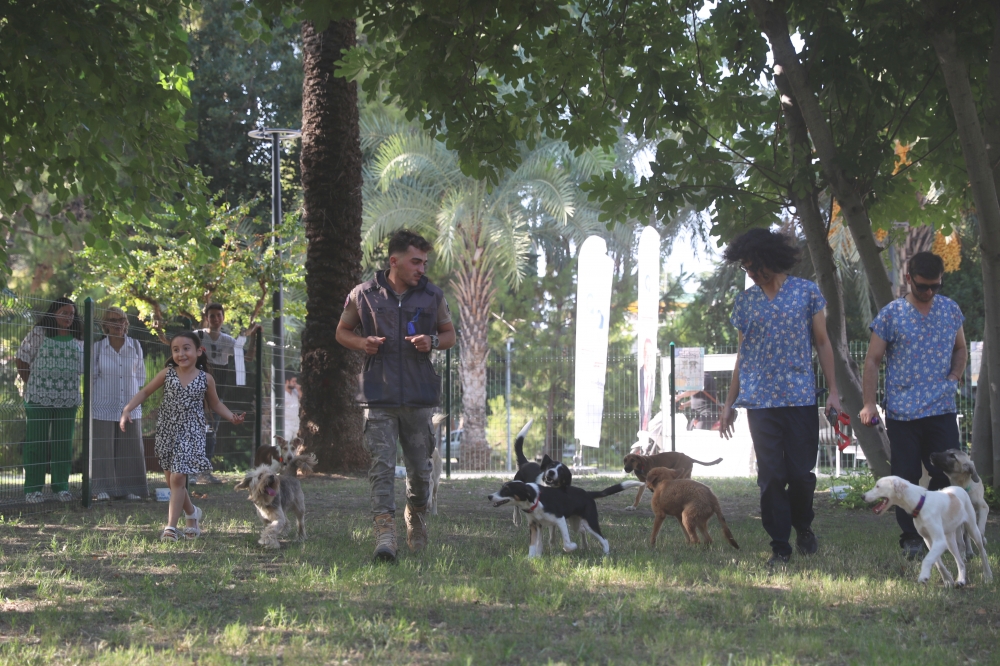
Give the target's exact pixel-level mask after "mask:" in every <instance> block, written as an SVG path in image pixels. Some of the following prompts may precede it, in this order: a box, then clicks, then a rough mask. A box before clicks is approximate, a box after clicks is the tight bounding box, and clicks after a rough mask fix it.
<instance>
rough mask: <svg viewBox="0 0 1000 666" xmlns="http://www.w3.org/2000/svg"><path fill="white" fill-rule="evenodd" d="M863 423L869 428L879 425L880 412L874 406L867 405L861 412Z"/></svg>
mask: <svg viewBox="0 0 1000 666" xmlns="http://www.w3.org/2000/svg"><path fill="white" fill-rule="evenodd" d="M861 423H863V424H865V425H866V426H868V427H869V428H871V427H872V426H874V425H878V410H877V409H876V408H875V405H874V404H870V405H865V406H864V408H863V409H862V410H861Z"/></svg>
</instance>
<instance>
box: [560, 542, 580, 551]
mask: <svg viewBox="0 0 1000 666" xmlns="http://www.w3.org/2000/svg"><path fill="white" fill-rule="evenodd" d="M576 548H577V546H576V544H575V543H573V542H572V541H570V542H569V543H567V544H563V550H565V551H566V552H567V553H572V552H573V551H574V550H576Z"/></svg>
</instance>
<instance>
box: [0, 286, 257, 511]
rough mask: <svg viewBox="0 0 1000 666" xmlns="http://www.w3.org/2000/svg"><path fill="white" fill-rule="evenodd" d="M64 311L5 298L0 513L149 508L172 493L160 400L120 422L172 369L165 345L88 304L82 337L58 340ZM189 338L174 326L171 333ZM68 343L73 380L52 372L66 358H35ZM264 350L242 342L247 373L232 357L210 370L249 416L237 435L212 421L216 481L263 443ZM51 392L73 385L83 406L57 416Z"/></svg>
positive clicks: (0, 340)
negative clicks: (56, 315) (95, 505)
mask: <svg viewBox="0 0 1000 666" xmlns="http://www.w3.org/2000/svg"><path fill="white" fill-rule="evenodd" d="M58 305H60V304H59V303H56V302H53V301H47V300H43V299H36V298H28V297H23V296H17V295H15V294H12V293H10V292H4V293H3V294H0V513H5V514H9V513H34V512H40V511H48V510H52V509H54V508H57V507H59V506H66V505H73V504H83V505H84V506H89V505H90V504H91V503H92V502H94V501H115V500H119V501H129V500H133V501H136V500H145V499H148V498H149V497H151V495H152V492H153V490H154V489H155V488H156V487H157V486H163V485H164V484H163V476H162V470H161V469H160V466H159V462H158V461H157V458H156V455H155V452H154V445H155V441H156V425H157V417H158V415H159V409H160V405H161V402H162V398H163V393H162V391H158V392H157V393H155V394H153V395H152V396H151V397H150V398H149V399H147V400H146V402H145V403H144V404H143V405H142V406H141V415H140V414H139V413H138V410H137V412H136V413H135V415H134V416H135V418H133V419H132V422H131V423H130V424H128V425H127V429H126V431H125V432H122V431H121V429H120V428H119V424H118V417H119V416H120V414H121V410H122V407H123V406H124V404H125V403H126V402H128V401H129V400H130V399H131V398H132V396H133V395H134V393H135V391H136V390H137V387H141V386H143V385H145V384H146V383H147V382H148V381H149V380H151V379H152V378H153V377H154V376H155V375H156V373H158V372H159V371H160V370H162V369H163V368H164V366H165V365H166V362H167V360H168V359H169V358H170V350H169V347H168V345H167V344H166V342H165V340H164V339H162V338H161V337H160V336H159V335H156V334H154V333H152V332H151V331H150V330H149V329H148V328H146V327H145V326H144V325H142V323H141V322H139V321H138V320H137V319H136V318H135V317H129V316H127V315H126V317H125V321H124V322H123V321H121V315H122V313H121V312H120V311H116V310H114V309H104V308H98V307H95V306H94V304H93V303H92V302H90V301H89V299H87V301H86V302H81V303H76V304H74V305H75V306H76V310H77V311H76V316H75V319H74V320H73V321H74V323H73V324H72V325H71V327H70V328H74V327H76V329H77V330H75V331H72V332H70V334H69V335H63V336H59V335H56V334H59V333H66V332H67V331H68V330H69V329H65V330H64V329H63V328H60V326H59V325H58V324H57V325H56V327H55V328H54V327H53V326H52V323H53V317H52V315H53V313H52V310H53V308H56V306H58ZM184 327H185V326H184V324H183V323H178V324H177V325H176V326H173V327H171V329H168V333H171V332H173V330H177V329H181V328H184ZM50 334H51V335H50ZM63 338H67V342H66V345H64V346H63V347H62V348H59V349H62V351H64V352H65V351H66V350H67V349H69V351H68V352H66V353H68V354H70V355H73V354H78V358H76V357H74V359H75V360H74V359H71V361H72V362H77V361H78V368H74V369H73V371H72V372H69V374H66V373H67V372H68V370H66V369H65V368H61V369H59V368H54V367H53V364H55V365H58V364H59V363H61V362H62V361H65V360H66V359H65V358H64V359H62V361H59V360H58V359H56V360H54V357H53V358H50V357H49V356H52V355H51V354H49V355H48V356H47V355H46V354H47V353H48V352H43V351H42V350H41V349H37V348H38V347H41V348H44V347H45V345H46V344H49V345H50V346H51V347H52V348H53V349H56V348H57V347H56V345H55V343H52V342H49V343H46V342H45V341H46V340H50V339H51V340H55V341H57V342H58V341H60V340H62V339H63ZM39 342H41V345H39V344H38V343H39ZM211 343H212V341H211V340H209V341H208V342H206V345H205V346H206V347H210V346H211ZM67 345H69V346H67ZM262 346H263V345H262V340H261V336H259V335H258V336H257V337H256V338H255V339H251V340H248V341H247V342H246V345H245V347H244V350H245V353H244V358H243V363H242V366H241V367H237V366H238V363H237V359H236V357H235V356H236V355H235V354H230V355H229V358H228V359H227V361H228V362H227V363H226V364H225V365H222V364H220V365H219V366H217V367H215V368H214V369H213V371H212V373H213V376H214V378H215V381H216V385H217V387H218V391H219V395H220V397H221V398H222V400H223V401H224V402H225V403H226V405H227V406H228V407H229V408H230V409H232V410H233V411H242V412H246V414H247V417H246V420H245V422H244V423H243V424H242V425H240V426H233V425H232V424H230V423H228V422H226V421H221V420H219V421H216V419H214V418H213V414H212V413H210V412H209V413H207V414H206V424H207V426H208V427H209V428H210V429H211V431H210V432H208V433H206V438H207V439H211V438H213V437H214V439H215V450H214V452H213V454H212V456H211V459H212V464H213V469H214V471H215V473H221V472H227V471H235V470H243V469H245V468H246V467H247V466H248V465H249V463H250V461H251V459H252V455H253V450H254V448H255V447H256V445H257V442H258V441H259V439H260V437H261V434H262V433H261V430H260V429H259V424H260V419H259V415H260V410H259V409H257V405H258V404H261V402H262V400H261V394H262V386H261V382H260V381H258V380H259V379H261V377H260V374H261V373H260V367H261V364H260V363H259V362H257V360H258V359H260V357H261V353H260V350H261V347H262ZM19 359H20V361H19ZM63 365H65V363H63ZM60 373H62V374H60ZM32 375H34V376H35V383H34V384H32ZM53 382H56V383H59V382H62V384H61V385H63V386H64V388H65V386H67V385H68V383H67V382H69V383H73V384H74V386H73V390H72V391H69V393H75V394H76V395H77V396H78V398H77V400H76V404H75V405H74V406H72V407H68V408H67V407H59V408H53V407H51V406H50V404H49V403H52V402H53V400H52V399H50V398H51V397H52V396H49V395H44V393H45V392H44V391H41V392H39V390H37V389H38V387H39V386H41V387H48V389H49V393H51V392H52V391H51V386H52V385H53ZM55 402H58V400H55ZM71 402H72V401H71ZM60 404H61V403H60ZM204 480H205V481H210V480H212V479H204ZM196 481H197V480H196V479H192V482H196Z"/></svg>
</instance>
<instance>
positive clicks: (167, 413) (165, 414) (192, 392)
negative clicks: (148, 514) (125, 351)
mask: <svg viewBox="0 0 1000 666" xmlns="http://www.w3.org/2000/svg"><path fill="white" fill-rule="evenodd" d="M161 386H162V387H163V403H162V404H161V405H160V414H159V417H158V418H157V421H156V457H157V459H158V460H159V461H160V466H161V467H163V471H164V474H165V475H166V479H167V485H168V486H169V487H170V505H169V509H168V512H167V526H166V527H164V528H163V533H162V534H161V535H160V540H161V541H177V538H178V536H184V537H186V538H189V539H194V538H197V537H198V536H200V535H201V520H202V517H203V514H202V511H201V509H199V508H198V507H196V506H195V505H194V504H192V503H191V498H190V497H189V496H188V492H187V477H188V475H189V474H200V473H202V472H204V471H207V470H211V469H212V464H211V463H210V462H209V460H208V458H206V457H205V409H204V405H205V404H206V403H207V404H208V406H209V408H211V409H212V410H213V411H215V412H216V413H217V414H219V415H220V416H222V418H224V419H226V420H227V421H229V422H230V423H232V424H233V425H240V424H241V423H243V417H244V415H243V414H233V413H232V412H231V411H229V409H228V408H227V407H226V406H225V405H224V404H222V401H221V400H219V396H218V394H217V393H216V390H215V380H214V379H213V378H212V375H211V374H209V373H208V361H207V360H206V357H205V349H204V348H203V347H202V346H201V341H200V340H199V339H198V336H196V335H195V334H194V333H193V332H191V331H182V332H180V333H178V334H177V335H175V336H174V337H173V338H172V339H171V340H170V360H169V361H167V367H166V368H164V369H163V370H161V371H160V372H159V373H158V374H157V375H156V377H153V379H152V381H150V382H149V384H147V385H146V386H145V387H143V389H142V390H141V391H139V392H138V393H137V394H136V395H135V397H133V398H132V399H131V400H130V401H129V403H128V404H127V405H125V407H124V408H123V409H122V416H121V420H120V422H119V425H120V427H121V429H122V430H123V431H124V430H125V424H126V423H128V422H130V421H131V420H132V419H131V417H130V414H131V413H132V410H134V409H135V408H136V407H138V406H139V405H141V404H142V402H143V401H144V400H145V399H146V398H148V397H149V396H150V395H152V394H153V393H154V392H156V390H157V389H159V388H160V387H161ZM182 512H183V514H184V518H185V519H186V520H187V526H186V527H185V528H184V530H183V532H179V531H178V530H177V522H178V521H179V520H180V517H181V513H182Z"/></svg>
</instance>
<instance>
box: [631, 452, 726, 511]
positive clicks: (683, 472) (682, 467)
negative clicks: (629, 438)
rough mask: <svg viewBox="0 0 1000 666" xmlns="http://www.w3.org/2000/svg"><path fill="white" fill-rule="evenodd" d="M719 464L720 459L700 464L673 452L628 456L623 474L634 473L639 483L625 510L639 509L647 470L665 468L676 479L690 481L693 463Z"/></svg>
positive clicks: (644, 488)
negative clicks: (672, 473)
mask: <svg viewBox="0 0 1000 666" xmlns="http://www.w3.org/2000/svg"><path fill="white" fill-rule="evenodd" d="M720 462H722V458H717V459H715V460H713V461H712V462H701V461H700V460H695V459H694V458H692V457H691V456H688V455H685V454H683V453H679V452H675V451H667V452H665V453H657V454H656V455H652V456H644V455H641V454H638V453H630V454H628V455H627V456H625V459H624V460H623V461H622V464H623V468H624V470H625V473H626V474H631V473H632V472H635V478H637V479H639V481H640V483H639V484H638V485H639V492H638V493H636V495H635V502H633V503H632V506H627V507H625V510H626V511H635V510H636V509H637V508H638V507H639V500H641V499H642V493H643V492H644V491H645V490H646V472H648V471H649V470H651V469H655V468H657V467H667V468H669V469H672V470H674V471H675V472H677V478H678V479H690V478H691V470H692V469H694V464H695V463H698V464H699V465H706V466H708V465H718V464H719V463H720Z"/></svg>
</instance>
